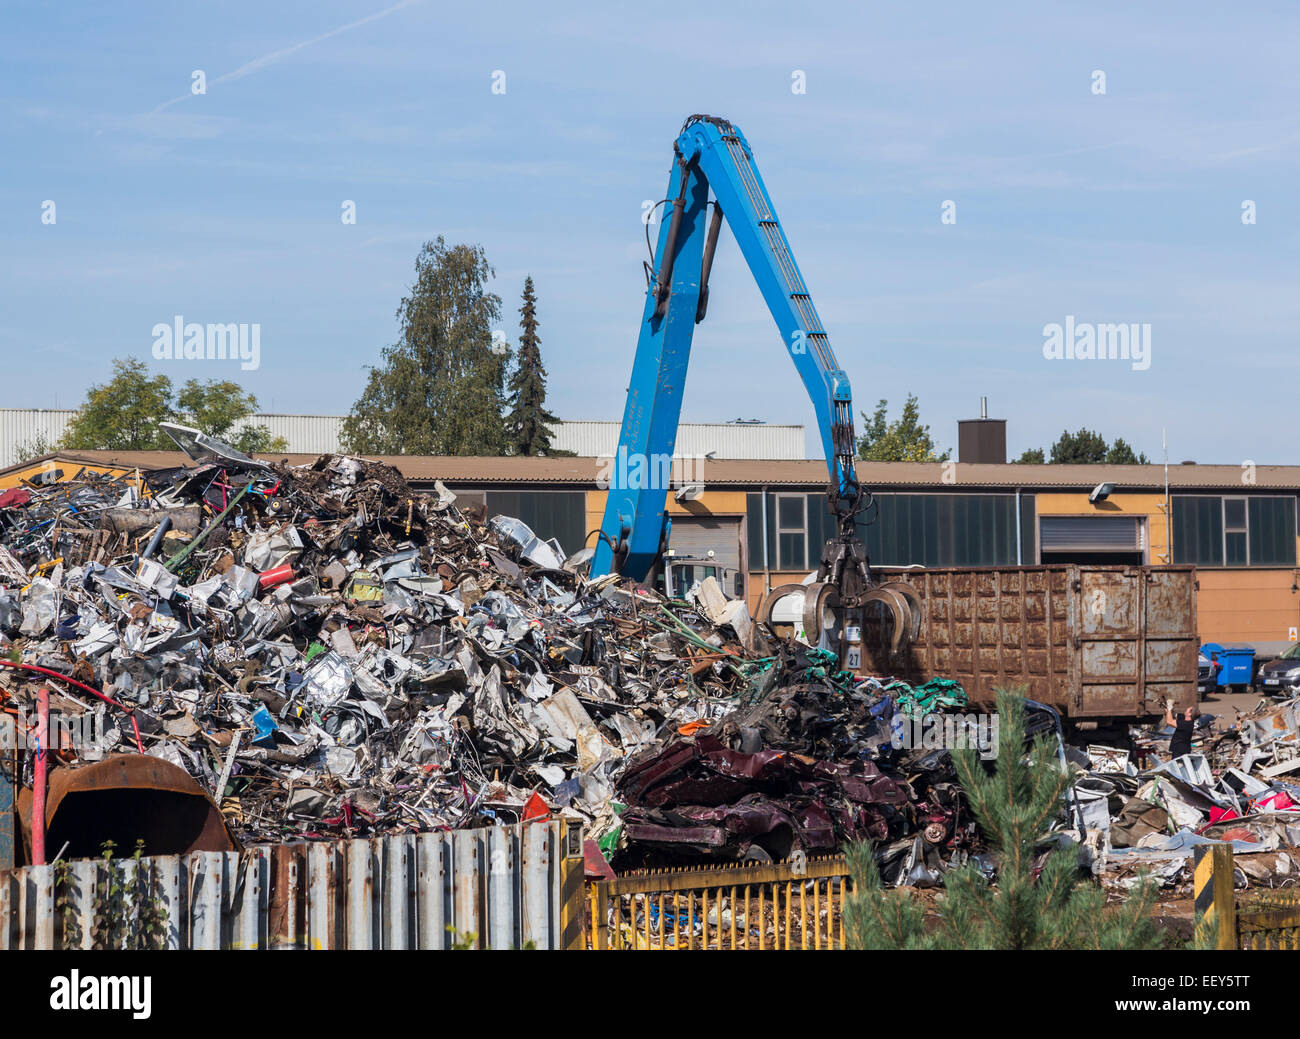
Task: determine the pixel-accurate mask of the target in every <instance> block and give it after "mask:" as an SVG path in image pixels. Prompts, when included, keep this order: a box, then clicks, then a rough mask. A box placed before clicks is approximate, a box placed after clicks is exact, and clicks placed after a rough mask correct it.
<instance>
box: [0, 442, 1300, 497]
mask: <svg viewBox="0 0 1300 1039" xmlns="http://www.w3.org/2000/svg"><path fill="white" fill-rule="evenodd" d="M49 457H58V458H60V459H66V460H68V461H70V462H76V461H85V462H100V463H103V462H112V463H116V464H119V465H125V466H139V467H140V468H144V469H162V468H168V467H171V466H177V465H186V464H188V462H189V460H188V459H187V458H186V456H185V455H183V454H182V453H181V452H179V451H61V452H58V454H57V455H54V456H49ZM260 457H262V458H265V459H267V460H268V461H278V460H280V459H287V460H288V461H289V463H290V464H291V465H305V464H308V463H310V462H312V461H314V460H315V458H316V455H315V454H302V453H290V454H281V455H262V456H260ZM369 457H373V458H377V459H378V460H380V461H384V462H387V463H389V464H390V465H393V466H395V467H396V468H397V469H398V470H400V471H401V472H402V474H403V475H404V476H406V478H407V479H409V480H413V481H417V482H429V483H431V482H432V481H434V480H443V481H444V482H446V483H449V484H454V485H459V486H462V487H465V486H472V485H478V484H483V485H492V484H541V485H545V484H565V485H587V486H590V487H595V486H596V484H597V477H598V475H599V472H600V463H599V462H598V460H597V459H595V458H477V457H443V456H432V455H372V456H369ZM700 464H701V465H702V467H703V468H702V472H695V471H692V472H691V473H690V476H691V479H692V480H694V479H696V478H702V479H703V482H704V483H705V484H706V485H712V486H713V487H728V486H730V487H758V486H762V485H764V484H767V485H769V486H773V487H777V486H792V487H815V488H820V487H823V486H825V485H826V482H827V478H828V476H827V471H826V465H825V463H824V462H821V461H818V460H816V459H806V460H792V459H785V460H783V459H776V460H765V459H716V460H706V461H704V462H703V463H700ZM10 468H13V467H10ZM857 468H858V479H859V480H861V481H862V483H863V484H864V485H865V486H867V487H871V488H876V489H890V488H897V489H908V488H911V489H927V490H935V491H947V490H966V489H1006V490H1015V489H1016V488H1022V489H1024V490H1026V491H1035V490H1037V491H1052V490H1061V491H1070V490H1091V489H1092V488H1093V487H1095V486H1096V485H1097V484H1099V483H1102V482H1105V481H1109V482H1112V483H1114V484H1115V485H1116V493H1117V494H1122V493H1124V492H1125V491H1145V492H1151V491H1159V490H1163V489H1164V467H1163V466H1159V465H1119V466H1115V465H1016V464H1013V463H1006V464H1003V465H995V464H979V465H976V464H967V463H961V462H958V463H955V464H953V465H952V476H951V478H949V479H945V474H946V473H947V472H948V463H941V462H859V463H858V467H857ZM3 471H4V470H0V473H2V472H3ZM1247 475H1248V474H1247ZM1242 477H1243V471H1242V468H1241V467H1240V466H1236V465H1171V466H1170V467H1169V486H1170V490H1172V491H1174V492H1178V493H1186V492H1188V491H1202V490H1203V491H1238V492H1240V493H1243V494H1249V493H1259V492H1260V491H1270V490H1271V491H1278V492H1285V493H1292V494H1294V493H1297V492H1300V466H1296V465H1268V466H1259V467H1257V468H1256V469H1255V471H1254V482H1253V483H1247V482H1245V481H1244V480H1243V478H1242Z"/></svg>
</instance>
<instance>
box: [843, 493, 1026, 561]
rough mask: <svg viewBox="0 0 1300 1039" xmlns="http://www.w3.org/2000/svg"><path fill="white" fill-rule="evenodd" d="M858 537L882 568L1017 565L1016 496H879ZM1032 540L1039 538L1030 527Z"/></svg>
mask: <svg viewBox="0 0 1300 1039" xmlns="http://www.w3.org/2000/svg"><path fill="white" fill-rule="evenodd" d="M875 503H876V504H875V508H873V509H871V512H870V515H867V516H862V517H860V518H859V521H858V523H859V526H858V534H859V536H860V537H861V538H862V540H863V542H864V543H865V544H866V546H867V553H868V555H869V556H870V557H871V562H872V563H874V564H875V565H877V566H912V565H916V566H1014V565H1015V564H1016V496H1015V495H1014V494H962V493H952V494H877V495H876V496H875ZM1022 536H1027V537H1028V538H1029V539H1031V543H1032V537H1033V529H1032V527H1031V528H1030V530H1029V532H1028V535H1022Z"/></svg>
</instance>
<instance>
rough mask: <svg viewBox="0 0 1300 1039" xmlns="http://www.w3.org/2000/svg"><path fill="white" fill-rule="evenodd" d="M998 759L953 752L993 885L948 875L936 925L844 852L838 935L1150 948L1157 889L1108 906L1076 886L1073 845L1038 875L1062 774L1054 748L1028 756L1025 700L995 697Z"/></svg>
mask: <svg viewBox="0 0 1300 1039" xmlns="http://www.w3.org/2000/svg"><path fill="white" fill-rule="evenodd" d="M997 701H998V756H997V761H996V765H995V767H994V769H993V772H992V774H990V773H988V772H987V771H985V769H984V767H983V765H982V764H981V762H980V758H979V754H978V752H977V751H975V750H974V749H967V750H956V751H953V752H952V754H953V762H954V764H955V766H956V769H957V776H958V778H959V780H960V781H961V785H962V787H963V789H964V791H965V793H966V798H967V802H968V803H969V805H970V808H971V811H972V812H973V813H974V815H975V819H976V821H977V822H978V823H979V827H980V830H981V831H982V832H983V834H984V836H985V838H986V839H987V840H988V841H989V844H990V846H991V848H992V850H993V853H994V857H995V859H996V861H997V879H996V881H995V882H994V883H992V884H990V883H989V882H988V881H987V880H986V879H985V878H984V876H983V874H981V873H980V871H979V870H978V869H977V868H976V867H975V866H974V865H973V864H971V863H967V864H965V865H963V866H960V867H958V868H956V869H953V870H950V871H949V872H948V873H947V874H946V875H945V878H944V897H943V900H942V902H941V904H940V905H939V919H938V921H937V926H935V927H933V928H929V929H927V928H926V926H925V919H924V910H923V908H922V906H921V904H920V903H919V902H918V901H917V900H916V899H914V898H913V897H912V895H911V892H910V891H908V890H907V889H901V890H892V891H891V890H886V889H885V888H884V887H883V886H882V883H881V879H880V872H879V870H878V869H877V868H876V862H875V857H874V855H873V853H872V850H871V848H870V846H869V845H866V844H860V845H857V846H855V847H853V848H851V849H850V851H849V869H850V873H851V874H852V877H853V886H854V892H853V894H852V895H851V896H850V897H849V898H848V899H847V901H846V904H845V907H844V929H845V934H846V937H847V940H848V945H849V947H850V948H855V949H931V948H941V949H1151V948H1155V947H1157V946H1158V945H1159V943H1160V941H1159V931H1158V929H1157V927H1156V925H1155V922H1154V921H1153V920H1152V919H1151V907H1152V905H1153V903H1154V900H1155V888H1154V885H1150V884H1144V885H1142V886H1141V887H1139V889H1138V890H1137V892H1136V893H1134V894H1133V895H1131V896H1130V897H1129V898H1128V899H1127V900H1126V901H1125V902H1124V903H1122V904H1120V905H1118V906H1114V907H1108V906H1107V904H1106V892H1105V891H1104V890H1103V889H1102V887H1101V886H1100V885H1099V884H1096V883H1094V882H1091V881H1081V880H1080V879H1079V859H1078V851H1077V848H1076V847H1075V846H1074V845H1068V846H1065V847H1057V848H1056V849H1055V850H1053V851H1051V852H1050V853H1049V854H1048V856H1047V858H1046V860H1045V861H1044V862H1043V864H1042V869H1041V871H1040V872H1039V875H1038V876H1037V877H1035V876H1034V862H1035V858H1036V855H1037V849H1038V846H1039V841H1040V838H1042V837H1043V836H1044V835H1046V834H1047V832H1048V830H1049V828H1050V826H1051V823H1052V821H1053V819H1054V818H1055V817H1056V815H1057V813H1058V812H1059V811H1060V810H1061V805H1062V795H1063V794H1064V792H1065V790H1066V788H1067V787H1068V786H1069V783H1070V779H1069V776H1068V775H1067V774H1066V773H1065V772H1063V771H1062V770H1061V767H1060V764H1059V761H1058V759H1057V756H1056V753H1055V748H1054V747H1053V745H1052V743H1051V742H1049V741H1048V739H1047V738H1046V737H1043V736H1039V737H1037V738H1036V739H1035V740H1034V742H1033V744H1032V746H1030V748H1029V752H1028V754H1026V752H1025V751H1026V748H1025V717H1024V701H1023V699H1022V698H1021V697H1020V696H1018V695H1016V694H1013V693H1009V692H1006V691H1005V690H1003V691H999V692H998V698H997Z"/></svg>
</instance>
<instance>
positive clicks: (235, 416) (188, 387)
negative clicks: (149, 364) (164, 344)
mask: <svg viewBox="0 0 1300 1039" xmlns="http://www.w3.org/2000/svg"><path fill="white" fill-rule="evenodd" d="M176 403H177V404H178V405H179V410H178V411H177V413H176V418H177V420H178V421H180V422H181V423H183V424H184V425H187V426H193V427H194V428H195V429H198V430H201V431H202V432H204V433H206V434H208V436H212V437H218V438H220V439H222V440H226V441H228V442H229V443H230V444H231V445H232V446H234V447H236V448H238V449H239V450H240V451H243V452H245V453H252V452H255V451H268V452H274V451H285V450H287V449H288V447H289V445H288V443H287V442H286V441H285V439H284V437H273V436H271V431H270V430H269V429H267V428H266V426H261V425H258V426H244V427H243V428H241V429H239V430H238V431H237V432H235V433H233V434H232V432H231V430H232V427H233V426H234V425H235V423H236V422H238V421H239V420H240V419H243V418H247V417H248V416H249V415H251V414H253V413H254V412H255V411H256V410H257V398H256V397H254V396H253V395H252V394H251V393H245V392H244V389H243V387H242V386H240V385H239V383H236V382H229V381H222V382H218V381H217V380H216V379H209V380H208V381H207V382H202V383H201V382H199V380H198V379H190V380H189V381H188V382H186V383H185V385H184V386H182V387H181V391H180V393H179V395H178V396H177V398H176Z"/></svg>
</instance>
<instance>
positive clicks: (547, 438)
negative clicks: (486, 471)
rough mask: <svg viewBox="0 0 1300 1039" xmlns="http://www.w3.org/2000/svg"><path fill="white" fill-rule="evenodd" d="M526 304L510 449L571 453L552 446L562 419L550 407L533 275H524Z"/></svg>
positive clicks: (514, 376)
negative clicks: (554, 431)
mask: <svg viewBox="0 0 1300 1039" xmlns="http://www.w3.org/2000/svg"><path fill="white" fill-rule="evenodd" d="M523 301H524V302H523V306H521V307H520V308H519V314H520V320H519V327H520V328H521V329H523V334H522V335H521V336H520V337H519V352H518V356H517V358H516V367H515V370H514V373H513V374H512V375H511V376H510V386H509V391H510V395H509V398H508V400H509V405H510V413H509V414H508V415H507V416H506V436H507V438H508V450H509V452H510V453H511V454H514V455H551V456H558V455H571V454H573V452H572V451H557V450H555V449H554V448H552V447H551V431H550V428H549V427H550V425H551V424H553V423H555V422H557V421H559V420H558V419H557V418H556V417H555V416H554V415H552V414H551V413H550V412H549V411H547V410H546V369H545V368H543V367H542V341H541V339H540V338H539V337H538V335H537V296H536V293H535V292H534V290H533V279H532V276H531V275H530V276H528V277H527V278H525V279H524V295H523Z"/></svg>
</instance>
